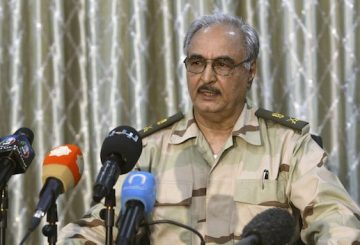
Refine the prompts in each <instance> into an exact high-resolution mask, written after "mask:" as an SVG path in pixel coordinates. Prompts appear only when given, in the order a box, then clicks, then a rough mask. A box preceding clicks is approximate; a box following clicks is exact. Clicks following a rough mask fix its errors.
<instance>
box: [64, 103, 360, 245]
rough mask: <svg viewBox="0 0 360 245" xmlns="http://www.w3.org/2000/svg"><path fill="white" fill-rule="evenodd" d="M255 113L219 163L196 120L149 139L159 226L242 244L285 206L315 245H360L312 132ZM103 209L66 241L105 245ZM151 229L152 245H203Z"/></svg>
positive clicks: (146, 153)
mask: <svg viewBox="0 0 360 245" xmlns="http://www.w3.org/2000/svg"><path fill="white" fill-rule="evenodd" d="M255 111H256V110H255V109H252V108H244V110H243V112H242V113H241V115H240V117H239V119H238V120H237V122H236V124H235V126H234V129H233V132H232V136H231V137H229V139H228V140H227V142H226V143H225V145H224V147H223V150H222V151H221V152H220V153H219V154H218V155H217V156H214V155H213V154H212V151H211V149H210V146H209V144H208V143H207V141H206V139H205V138H204V136H203V135H202V133H201V132H200V131H199V128H198V127H197V125H196V123H195V121H194V118H193V115H192V113H189V114H187V115H186V117H185V118H184V119H182V120H180V121H179V122H177V123H175V124H173V125H172V126H171V127H167V128H165V129H162V130H160V131H158V132H155V133H153V134H152V135H151V136H149V137H147V138H145V139H144V140H143V144H144V149H143V153H142V155H141V157H140V159H139V167H140V168H141V170H148V171H151V172H152V173H153V174H154V175H155V177H156V180H157V200H156V204H155V208H154V212H153V215H152V219H154V220H159V219H168V220H175V221H178V222H180V223H183V224H186V225H189V226H191V227H193V228H195V229H196V230H198V231H199V232H200V233H201V234H202V235H203V236H204V238H205V240H206V243H207V244H234V243H236V242H237V241H238V240H239V239H240V235H241V232H242V229H243V227H244V226H245V225H246V224H247V223H248V222H249V221H250V220H251V219H252V218H253V217H254V216H255V215H256V214H258V213H260V212H262V211H264V210H266V209H269V208H272V207H281V208H284V209H288V210H289V212H291V213H293V215H294V216H295V217H296V218H297V220H299V226H298V234H297V235H301V239H302V240H303V241H304V242H305V243H307V244H360V243H359V241H360V222H359V217H360V216H359V214H360V211H359V208H358V207H357V205H356V204H355V203H354V202H353V201H352V200H351V198H350V196H349V195H348V194H347V192H346V190H345V189H344V187H343V186H342V184H341V183H340V182H339V180H338V178H337V177H336V176H335V175H334V174H332V173H331V172H329V171H328V170H327V168H326V167H325V163H326V159H327V155H326V153H325V152H324V151H323V149H322V148H321V147H320V146H319V145H318V144H317V143H316V142H315V141H314V140H313V139H312V138H311V135H310V134H309V133H308V131H309V127H308V125H306V124H304V123H302V122H299V121H298V120H296V119H293V118H288V117H285V116H283V115H281V114H273V113H271V115H270V116H271V117H273V118H268V119H264V117H263V116H262V115H260V116H256V115H255ZM260 114H261V113H260ZM265 114H266V113H265ZM265 117H266V116H265ZM274 119H275V121H276V119H278V122H275V121H274ZM281 123H288V126H283V125H282V124H281ZM298 123H300V124H301V127H297V125H298ZM292 124H293V125H294V127H293V128H290V127H289V126H291V125H292ZM120 182H121V181H120ZM119 186H120V184H119V183H118V184H117V187H119ZM117 193H119V191H117ZM117 200H118V199H117ZM100 208H101V206H99V205H98V206H97V207H94V208H93V210H92V214H91V215H89V216H88V217H86V218H84V219H83V220H81V221H79V222H77V223H74V224H69V225H68V226H66V227H65V228H64V229H63V230H62V235H63V236H66V237H73V238H76V237H77V238H79V239H78V240H76V239H74V240H72V241H73V244H81V243H82V242H83V243H84V242H85V241H87V240H93V241H94V242H97V243H99V244H101V243H104V236H105V232H104V227H103V226H102V224H103V222H102V221H100V220H99V217H98V215H97V213H98V210H99V209H100ZM151 229H152V233H151V241H152V244H156V245H162V244H164V245H165V244H166V245H168V244H174V245H175V244H199V243H200V240H199V239H198V237H197V236H196V235H194V234H193V233H191V232H189V231H187V230H184V229H183V228H179V227H177V226H173V225H167V224H158V225H154V226H152V227H151ZM114 230H116V229H114ZM115 232H116V231H115ZM114 237H115V236H114ZM68 241H69V243H66V244H72V243H70V240H68ZM355 241H358V242H355ZM77 242H79V243H77ZM85 244H92V243H90V242H89V243H85Z"/></svg>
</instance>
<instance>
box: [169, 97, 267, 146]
mask: <svg viewBox="0 0 360 245" xmlns="http://www.w3.org/2000/svg"><path fill="white" fill-rule="evenodd" d="M255 111H256V109H253V108H251V107H249V106H248V105H247V104H245V106H244V109H243V111H242V112H241V114H240V116H239V118H238V120H237V121H236V123H235V126H234V129H233V132H232V135H233V136H235V137H241V138H242V139H244V140H245V141H246V142H248V143H249V144H252V145H261V135H260V129H259V120H258V118H257V117H256V116H255ZM200 133H201V132H200V130H199V128H198V126H197V124H196V123H195V119H194V114H193V111H192V110H191V111H190V112H189V113H187V114H186V115H185V118H184V119H183V120H181V121H180V122H179V123H178V124H177V125H176V126H175V127H174V129H173V131H172V134H171V136H170V144H181V143H183V142H185V141H187V140H189V139H191V138H196V137H197V136H198V135H199V134H200Z"/></svg>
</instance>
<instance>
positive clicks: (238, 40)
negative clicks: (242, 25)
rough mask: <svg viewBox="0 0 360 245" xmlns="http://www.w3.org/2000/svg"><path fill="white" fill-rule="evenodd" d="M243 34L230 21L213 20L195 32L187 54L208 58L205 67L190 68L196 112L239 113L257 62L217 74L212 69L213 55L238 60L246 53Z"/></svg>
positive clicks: (192, 96)
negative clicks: (198, 70) (227, 22)
mask: <svg viewBox="0 0 360 245" xmlns="http://www.w3.org/2000/svg"><path fill="white" fill-rule="evenodd" d="M242 43H243V41H242V37H241V34H240V33H238V32H237V31H236V30H235V29H234V28H233V27H231V26H228V25H220V24H214V25H211V26H209V27H206V28H203V29H201V30H199V31H198V32H196V33H195V35H194V36H193V38H192V39H191V42H190V45H189V48H188V53H187V57H188V58H191V57H202V58H205V59H211V60H208V61H207V65H206V68H205V70H204V71H203V72H202V73H199V74H195V73H191V72H189V71H188V72H187V84H188V90H189V93H190V97H191V100H192V102H193V106H194V110H195V112H196V113H201V114H202V113H220V112H221V113H222V114H223V115H231V114H234V113H240V112H241V110H242V108H243V106H244V101H245V97H246V91H247V89H248V88H250V86H251V81H252V79H253V77H254V75H255V70H256V66H255V62H253V63H252V65H251V68H250V70H247V69H245V68H244V66H243V65H240V66H237V67H235V68H234V70H233V71H232V73H230V74H229V75H228V76H223V75H218V74H216V73H215V72H214V71H213V69H212V63H213V62H214V59H219V58H226V59H232V60H233V63H235V64H238V63H240V62H242V61H244V60H245V59H247V58H248V57H245V50H244V48H243V45H242Z"/></svg>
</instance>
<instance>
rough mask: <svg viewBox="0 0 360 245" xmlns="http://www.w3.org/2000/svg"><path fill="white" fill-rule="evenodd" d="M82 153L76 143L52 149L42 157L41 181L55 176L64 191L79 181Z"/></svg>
mask: <svg viewBox="0 0 360 245" xmlns="http://www.w3.org/2000/svg"><path fill="white" fill-rule="evenodd" d="M83 169H84V163H83V159H82V153H81V150H80V148H79V147H77V146H76V145H70V144H68V145H62V146H58V147H55V148H54V149H52V150H51V151H50V152H49V153H48V154H47V155H46V156H45V159H44V163H43V168H42V170H43V174H42V181H43V183H45V182H46V180H47V178H50V177H52V178H57V179H58V180H60V181H61V182H62V184H63V186H64V192H66V191H67V190H69V189H71V188H73V187H74V186H76V185H77V183H78V182H79V180H80V178H81V175H82V173H83Z"/></svg>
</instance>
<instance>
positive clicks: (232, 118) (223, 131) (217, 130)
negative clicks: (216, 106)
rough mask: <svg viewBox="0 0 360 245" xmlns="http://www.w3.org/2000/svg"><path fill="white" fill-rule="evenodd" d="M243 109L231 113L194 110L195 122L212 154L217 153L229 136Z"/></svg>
mask: <svg viewBox="0 0 360 245" xmlns="http://www.w3.org/2000/svg"><path fill="white" fill-rule="evenodd" d="M243 108H244V107H242V108H239V110H238V111H236V112H233V113H228V115H227V114H225V113H199V112H197V111H196V110H195V109H194V118H195V121H196V123H197V125H198V127H199V129H200V130H201V132H202V133H203V135H204V137H205V138H206V140H207V142H208V143H209V145H210V147H211V149H212V151H213V153H214V154H217V153H219V151H220V150H221V149H222V148H223V146H224V144H225V142H226V140H227V139H228V138H229V136H230V135H231V132H232V131H233V128H234V126H235V123H236V121H237V119H238V118H239V116H240V114H241V112H242V110H243Z"/></svg>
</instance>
